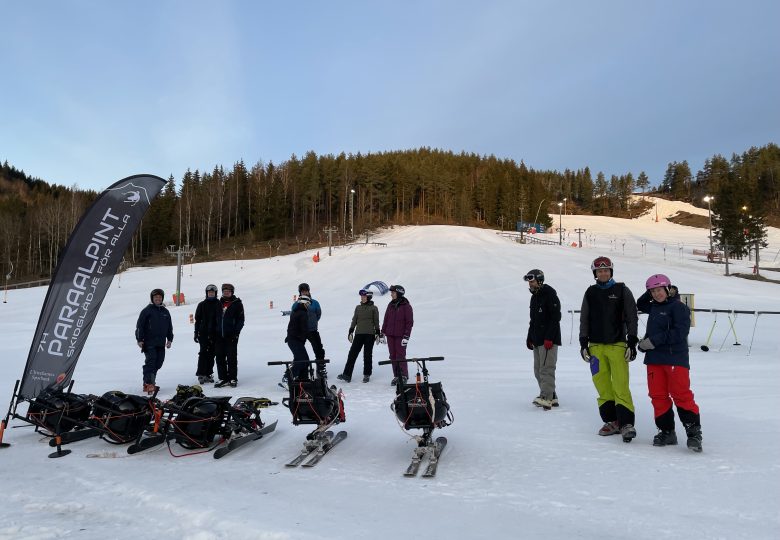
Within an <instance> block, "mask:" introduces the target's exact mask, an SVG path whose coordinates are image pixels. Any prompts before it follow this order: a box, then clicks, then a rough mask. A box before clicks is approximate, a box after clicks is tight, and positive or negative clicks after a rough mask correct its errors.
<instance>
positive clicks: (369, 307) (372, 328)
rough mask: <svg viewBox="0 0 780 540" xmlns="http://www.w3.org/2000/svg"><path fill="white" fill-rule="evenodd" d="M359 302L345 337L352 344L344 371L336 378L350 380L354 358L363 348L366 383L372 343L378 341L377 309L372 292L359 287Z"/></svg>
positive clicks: (371, 367)
mask: <svg viewBox="0 0 780 540" xmlns="http://www.w3.org/2000/svg"><path fill="white" fill-rule="evenodd" d="M358 294H359V295H360V303H359V304H358V305H357V306H356V307H355V314H354V315H352V322H351V323H350V325H349V332H348V333H347V339H348V340H349V342H350V343H352V346H351V347H350V348H349V353H348V354H347V363H346V365H345V366H344V371H343V372H342V373H341V374H339V376H338V379H340V380H342V381H346V382H350V381H352V370H353V369H354V368H355V360H357V356H358V354H359V353H360V349H361V348H362V349H363V382H364V383H367V382H368V381H369V379H370V378H371V373H372V371H373V365H372V358H373V352H374V343H375V342H378V341H379V309H377V307H376V306H375V305H374V302H372V298H373V296H374V293H372V292H371V291H367V290H365V289H360V291H359V292H358Z"/></svg>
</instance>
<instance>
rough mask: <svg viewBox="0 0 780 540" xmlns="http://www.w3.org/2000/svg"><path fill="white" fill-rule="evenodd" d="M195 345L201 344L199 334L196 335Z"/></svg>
mask: <svg viewBox="0 0 780 540" xmlns="http://www.w3.org/2000/svg"><path fill="white" fill-rule="evenodd" d="M194 339H195V343H200V339H198V334H195V338H194Z"/></svg>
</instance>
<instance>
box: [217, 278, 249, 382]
mask: <svg viewBox="0 0 780 540" xmlns="http://www.w3.org/2000/svg"><path fill="white" fill-rule="evenodd" d="M235 291H236V288H235V287H234V286H233V285H231V284H230V283H223V284H222V298H220V299H219V303H220V307H221V309H220V310H219V319H218V320H217V339H216V344H215V347H214V350H215V352H216V356H217V359H216V361H217V376H218V377H219V382H218V383H216V384H215V385H214V386H215V387H216V388H222V387H224V386H231V387H232V388H235V387H236V386H238V338H239V335H240V334H241V330H242V329H243V328H244V304H243V303H242V302H241V299H240V298H239V297H237V296H234V295H235Z"/></svg>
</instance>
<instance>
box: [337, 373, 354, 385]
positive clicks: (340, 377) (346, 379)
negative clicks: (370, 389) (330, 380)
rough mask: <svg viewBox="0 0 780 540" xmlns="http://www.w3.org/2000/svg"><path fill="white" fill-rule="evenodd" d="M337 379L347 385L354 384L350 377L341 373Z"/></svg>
mask: <svg viewBox="0 0 780 540" xmlns="http://www.w3.org/2000/svg"><path fill="white" fill-rule="evenodd" d="M336 378H337V379H338V380H340V381H344V382H347V383H348V382H352V377H350V376H349V375H344V374H343V373H339V374H338V375H336Z"/></svg>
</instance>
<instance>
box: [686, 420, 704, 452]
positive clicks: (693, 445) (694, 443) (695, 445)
mask: <svg viewBox="0 0 780 540" xmlns="http://www.w3.org/2000/svg"><path fill="white" fill-rule="evenodd" d="M685 434H686V435H687V436H688V442H687V444H688V448H690V449H691V450H693V451H694V452H701V426H698V425H696V424H685Z"/></svg>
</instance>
